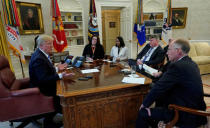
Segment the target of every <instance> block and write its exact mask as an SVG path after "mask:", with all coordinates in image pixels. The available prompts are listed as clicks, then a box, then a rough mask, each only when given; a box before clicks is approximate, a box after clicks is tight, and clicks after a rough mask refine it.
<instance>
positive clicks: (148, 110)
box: [139, 104, 151, 116]
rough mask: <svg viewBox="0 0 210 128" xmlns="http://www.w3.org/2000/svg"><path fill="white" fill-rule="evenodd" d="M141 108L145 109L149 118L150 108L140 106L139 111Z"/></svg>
mask: <svg viewBox="0 0 210 128" xmlns="http://www.w3.org/2000/svg"><path fill="white" fill-rule="evenodd" d="M142 108H144V109H146V110H147V114H148V115H149V116H151V111H150V108H146V107H144V105H143V104H142V105H141V106H140V108H139V110H141V109H142Z"/></svg>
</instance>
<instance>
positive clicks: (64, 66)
mask: <svg viewBox="0 0 210 128" xmlns="http://www.w3.org/2000/svg"><path fill="white" fill-rule="evenodd" d="M67 66H68V64H66V63H64V64H58V65H57V67H58V71H63V70H65V69H66V68H67Z"/></svg>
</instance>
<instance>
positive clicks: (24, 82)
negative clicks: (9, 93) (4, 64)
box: [18, 78, 30, 88]
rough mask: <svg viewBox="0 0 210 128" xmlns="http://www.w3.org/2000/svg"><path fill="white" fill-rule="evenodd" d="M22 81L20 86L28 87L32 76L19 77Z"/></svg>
mask: <svg viewBox="0 0 210 128" xmlns="http://www.w3.org/2000/svg"><path fill="white" fill-rule="evenodd" d="M18 80H19V81H20V88H27V87H29V84H30V78H23V79H18Z"/></svg>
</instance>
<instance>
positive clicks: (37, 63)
mask: <svg viewBox="0 0 210 128" xmlns="http://www.w3.org/2000/svg"><path fill="white" fill-rule="evenodd" d="M37 46H38V48H37V49H36V51H35V52H34V53H33V55H32V56H31V60H30V63H29V75H30V83H31V86H32V87H37V86H38V87H39V89H40V91H41V93H43V94H44V95H46V96H53V98H54V99H53V100H54V106H55V109H56V111H57V112H61V106H60V100H59V97H58V96H56V81H57V80H59V79H62V78H63V77H70V76H71V75H73V74H71V73H65V72H63V73H59V74H58V73H57V71H61V70H64V69H65V68H66V67H67V64H59V65H58V67H56V68H54V66H53V64H52V62H51V60H50V59H49V55H50V53H51V52H52V48H53V38H52V37H51V36H48V35H41V36H39V37H38V39H37ZM54 115H55V114H54ZM54 115H52V114H51V115H50V114H49V115H48V117H46V118H45V121H44V127H49V128H54V127H55V125H53V124H52V123H53V122H52V119H53V116H54Z"/></svg>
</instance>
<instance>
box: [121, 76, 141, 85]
mask: <svg viewBox="0 0 210 128" xmlns="http://www.w3.org/2000/svg"><path fill="white" fill-rule="evenodd" d="M144 81H145V78H134V77H124V78H123V80H122V82H123V83H131V84H144Z"/></svg>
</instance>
